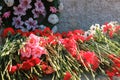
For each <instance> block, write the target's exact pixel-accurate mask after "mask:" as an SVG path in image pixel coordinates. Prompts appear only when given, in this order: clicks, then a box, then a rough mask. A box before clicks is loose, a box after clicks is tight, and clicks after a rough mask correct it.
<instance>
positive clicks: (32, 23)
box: [25, 18, 37, 30]
mask: <svg viewBox="0 0 120 80" xmlns="http://www.w3.org/2000/svg"><path fill="white" fill-rule="evenodd" d="M25 25H26V26H27V29H28V30H30V29H31V28H32V29H33V30H34V29H35V28H36V27H37V21H36V20H33V18H29V19H28V20H27V21H25Z"/></svg>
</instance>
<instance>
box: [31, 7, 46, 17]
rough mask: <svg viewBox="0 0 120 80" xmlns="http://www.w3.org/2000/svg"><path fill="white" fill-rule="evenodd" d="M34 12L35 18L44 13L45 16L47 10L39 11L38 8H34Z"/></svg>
mask: <svg viewBox="0 0 120 80" xmlns="http://www.w3.org/2000/svg"><path fill="white" fill-rule="evenodd" d="M32 13H33V15H34V18H38V17H39V15H43V16H45V15H46V13H45V11H38V10H36V9H33V10H32Z"/></svg>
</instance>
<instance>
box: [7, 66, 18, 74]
mask: <svg viewBox="0 0 120 80" xmlns="http://www.w3.org/2000/svg"><path fill="white" fill-rule="evenodd" d="M7 69H8V72H9V73H10V74H14V73H15V72H16V71H17V66H10V65H8V68H7Z"/></svg>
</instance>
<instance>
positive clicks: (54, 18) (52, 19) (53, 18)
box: [48, 14, 59, 24]
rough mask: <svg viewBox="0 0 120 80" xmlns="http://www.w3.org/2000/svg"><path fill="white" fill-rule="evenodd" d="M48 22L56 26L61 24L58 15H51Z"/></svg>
mask: <svg viewBox="0 0 120 80" xmlns="http://www.w3.org/2000/svg"><path fill="white" fill-rule="evenodd" d="M48 22H49V23H51V24H56V23H58V22H59V18H58V16H57V15H56V14H50V15H49V17H48Z"/></svg>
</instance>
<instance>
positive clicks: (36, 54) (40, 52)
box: [32, 46, 46, 58]
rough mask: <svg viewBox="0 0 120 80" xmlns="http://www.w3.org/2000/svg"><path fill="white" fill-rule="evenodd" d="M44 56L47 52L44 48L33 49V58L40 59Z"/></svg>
mask: <svg viewBox="0 0 120 80" xmlns="http://www.w3.org/2000/svg"><path fill="white" fill-rule="evenodd" d="M43 54H46V51H45V49H44V48H43V47H40V46H39V47H35V48H33V49H32V56H33V57H35V58H40V57H41V55H43Z"/></svg>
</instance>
